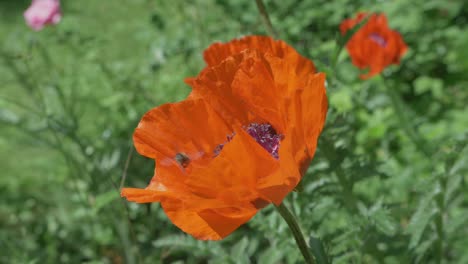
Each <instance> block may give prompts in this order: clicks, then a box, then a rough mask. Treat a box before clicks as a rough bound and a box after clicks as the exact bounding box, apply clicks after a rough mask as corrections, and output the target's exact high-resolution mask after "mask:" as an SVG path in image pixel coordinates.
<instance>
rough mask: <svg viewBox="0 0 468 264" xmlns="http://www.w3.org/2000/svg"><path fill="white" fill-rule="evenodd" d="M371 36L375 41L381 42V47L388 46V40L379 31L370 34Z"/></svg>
mask: <svg viewBox="0 0 468 264" xmlns="http://www.w3.org/2000/svg"><path fill="white" fill-rule="evenodd" d="M369 38H370V39H371V40H372V41H374V42H375V43H377V44H379V45H380V46H381V47H386V46H387V41H386V40H385V39H384V37H382V36H381V35H379V34H377V33H372V34H370V35H369Z"/></svg>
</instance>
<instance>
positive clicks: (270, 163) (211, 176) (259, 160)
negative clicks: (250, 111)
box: [186, 129, 279, 205]
mask: <svg viewBox="0 0 468 264" xmlns="http://www.w3.org/2000/svg"><path fill="white" fill-rule="evenodd" d="M278 169H279V163H278V161H277V160H276V159H274V158H273V157H272V156H271V155H270V153H268V152H267V151H266V150H265V149H264V148H263V147H262V146H260V144H258V143H257V142H256V141H255V140H254V139H253V138H252V137H251V136H250V135H248V134H247V133H246V132H245V131H244V130H243V129H240V130H238V131H236V134H235V136H234V138H233V139H232V140H231V141H230V142H229V143H227V144H226V145H225V146H224V148H223V150H222V151H221V153H220V154H219V156H217V157H216V158H215V159H214V160H213V161H212V162H211V163H210V164H209V166H207V167H205V168H202V169H199V170H193V171H192V173H191V175H190V177H189V178H188V179H187V181H186V184H187V185H188V186H189V188H190V189H191V191H192V192H194V193H197V194H198V193H199V194H203V195H206V196H207V197H217V198H219V199H223V200H224V201H226V202H231V203H232V204H233V205H235V203H236V202H237V203H239V202H247V203H250V202H252V201H254V200H256V199H258V198H260V197H259V195H258V192H257V184H258V179H267V178H268V177H269V176H270V175H271V174H273V173H275V172H276V171H277V170H278Z"/></svg>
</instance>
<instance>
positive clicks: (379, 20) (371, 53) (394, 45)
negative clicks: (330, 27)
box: [340, 13, 408, 79]
mask: <svg viewBox="0 0 468 264" xmlns="http://www.w3.org/2000/svg"><path fill="white" fill-rule="evenodd" d="M366 16H367V14H366V13H359V14H357V16H356V17H355V18H353V19H346V20H344V21H343V22H342V23H341V24H340V30H341V34H342V35H344V34H346V32H347V31H348V30H350V29H352V28H353V27H354V26H355V25H356V24H358V23H359V22H360V21H361V20H362V19H364V18H365V17H366ZM346 48H347V50H348V52H349V55H350V56H351V60H352V62H353V64H354V65H356V66H357V67H358V68H360V69H364V68H369V72H368V73H367V74H362V75H361V76H360V77H361V79H367V78H370V77H372V76H374V75H376V74H379V73H380V72H381V71H382V70H383V69H384V68H385V67H387V66H389V65H391V64H398V63H400V58H401V57H402V56H403V55H404V54H405V52H406V51H407V49H408V47H407V46H406V44H405V42H404V41H403V38H402V37H401V35H400V34H399V33H398V32H397V31H394V30H391V29H390V28H389V27H388V24H387V17H386V16H385V15H384V14H370V17H369V20H368V21H367V22H366V24H365V25H364V26H363V27H362V28H360V29H359V30H358V31H357V32H356V33H355V34H354V35H353V36H352V37H351V39H350V40H349V41H348V43H347V45H346Z"/></svg>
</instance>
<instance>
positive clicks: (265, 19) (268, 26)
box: [255, 0, 278, 39]
mask: <svg viewBox="0 0 468 264" xmlns="http://www.w3.org/2000/svg"><path fill="white" fill-rule="evenodd" d="M255 3H257V8H258V11H259V12H260V16H261V17H262V21H263V24H265V27H266V30H267V32H268V34H269V35H271V36H272V37H274V38H276V39H277V38H278V35H277V34H276V31H275V30H274V29H273V25H272V24H271V20H270V16H268V12H267V11H266V8H265V5H264V4H263V1H262V0H255Z"/></svg>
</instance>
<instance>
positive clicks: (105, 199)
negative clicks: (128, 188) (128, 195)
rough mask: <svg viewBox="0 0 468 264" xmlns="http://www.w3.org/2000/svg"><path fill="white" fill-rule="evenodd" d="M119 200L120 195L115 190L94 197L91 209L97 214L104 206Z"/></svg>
mask: <svg viewBox="0 0 468 264" xmlns="http://www.w3.org/2000/svg"><path fill="white" fill-rule="evenodd" d="M119 198H120V195H119V193H118V192H117V191H116V190H110V191H107V192H105V193H101V194H99V195H98V196H96V198H95V201H94V208H93V209H94V211H95V212H98V211H99V210H101V209H102V208H103V207H105V206H106V205H108V204H110V203H111V202H113V201H114V200H116V199H119Z"/></svg>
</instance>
